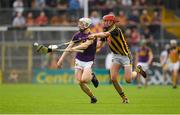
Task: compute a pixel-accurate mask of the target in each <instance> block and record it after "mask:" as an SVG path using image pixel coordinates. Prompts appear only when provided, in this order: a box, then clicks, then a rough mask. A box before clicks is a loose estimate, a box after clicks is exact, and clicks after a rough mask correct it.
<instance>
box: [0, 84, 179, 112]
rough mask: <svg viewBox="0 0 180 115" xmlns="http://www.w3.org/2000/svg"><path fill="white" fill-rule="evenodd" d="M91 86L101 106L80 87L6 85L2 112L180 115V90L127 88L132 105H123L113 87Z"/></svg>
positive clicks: (2, 91) (0, 99) (0, 93)
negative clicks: (179, 114) (91, 101)
mask: <svg viewBox="0 0 180 115" xmlns="http://www.w3.org/2000/svg"><path fill="white" fill-rule="evenodd" d="M90 87H91V88H92V90H93V92H94V94H95V95H96V97H97V99H98V103H97V104H90V99H89V98H88V97H87V96H86V95H85V94H84V93H83V92H82V91H81V90H80V88H79V86H78V85H61V84H58V85H40V84H39V85H37V84H28V85H27V84H20V85H18V84H15V85H10V84H9V85H8V84H2V85H0V113H23V114H26V113H42V114H43V113H50V114H53V113H61V114H66V113H69V114H72V113H74V114H84V113H89V114H94V113H96V114H120V113H129V114H131V113H137V114H138V113H143V114H146V113H148V114H153V113H161V114H164V113H180V88H177V89H172V88H171V86H149V87H148V88H141V89H138V88H137V87H135V86H131V85H124V86H123V87H124V90H125V92H126V94H127V96H128V98H129V100H130V103H129V104H122V103H121V99H120V97H119V96H118V94H117V92H116V91H115V90H114V88H113V86H112V85H100V86H99V87H98V88H97V89H95V88H94V87H93V86H90Z"/></svg>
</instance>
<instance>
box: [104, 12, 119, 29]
mask: <svg viewBox="0 0 180 115" xmlns="http://www.w3.org/2000/svg"><path fill="white" fill-rule="evenodd" d="M103 21H104V24H103V25H104V28H105V29H108V28H109V27H111V26H112V25H113V24H114V23H115V22H116V20H115V16H114V15H113V14H108V15H105V16H103Z"/></svg>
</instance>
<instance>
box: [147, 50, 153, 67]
mask: <svg viewBox="0 0 180 115" xmlns="http://www.w3.org/2000/svg"><path fill="white" fill-rule="evenodd" d="M148 55H149V60H148V64H151V62H152V60H153V53H152V50H151V49H150V50H149V53H148Z"/></svg>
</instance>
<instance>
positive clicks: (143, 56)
mask: <svg viewBox="0 0 180 115" xmlns="http://www.w3.org/2000/svg"><path fill="white" fill-rule="evenodd" d="M149 51H150V49H149V48H147V47H143V48H140V49H139V50H138V62H147V61H148V60H149Z"/></svg>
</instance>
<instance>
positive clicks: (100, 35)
mask: <svg viewBox="0 0 180 115" xmlns="http://www.w3.org/2000/svg"><path fill="white" fill-rule="evenodd" d="M109 35H110V32H100V33H94V34H91V35H89V36H88V38H90V39H95V38H107V37H108V36H109Z"/></svg>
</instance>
